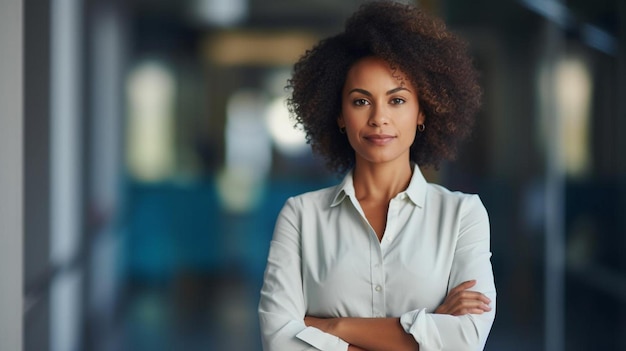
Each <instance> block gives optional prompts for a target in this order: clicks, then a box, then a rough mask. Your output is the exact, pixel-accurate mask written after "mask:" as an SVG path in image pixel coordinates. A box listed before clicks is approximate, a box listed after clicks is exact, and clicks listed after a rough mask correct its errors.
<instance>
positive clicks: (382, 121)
mask: <svg viewBox="0 0 626 351" xmlns="http://www.w3.org/2000/svg"><path fill="white" fill-rule="evenodd" d="M388 114H389V111H387V109H385V108H384V106H381V105H379V104H377V105H374V107H373V108H372V109H371V113H370V118H369V125H370V126H373V127H380V126H383V125H386V124H388V123H389V115H388Z"/></svg>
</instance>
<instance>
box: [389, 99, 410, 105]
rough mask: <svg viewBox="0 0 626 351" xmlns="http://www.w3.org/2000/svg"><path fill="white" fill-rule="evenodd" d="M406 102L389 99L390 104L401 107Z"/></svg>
mask: <svg viewBox="0 0 626 351" xmlns="http://www.w3.org/2000/svg"><path fill="white" fill-rule="evenodd" d="M405 102H406V100H404V99H402V98H393V99H391V104H392V105H402V104H404V103H405Z"/></svg>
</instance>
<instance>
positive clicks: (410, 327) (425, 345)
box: [400, 309, 443, 351]
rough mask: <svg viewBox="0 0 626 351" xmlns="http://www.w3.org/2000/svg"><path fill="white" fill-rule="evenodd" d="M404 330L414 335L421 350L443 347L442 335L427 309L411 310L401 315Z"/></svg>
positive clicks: (430, 350)
mask: <svg viewBox="0 0 626 351" xmlns="http://www.w3.org/2000/svg"><path fill="white" fill-rule="evenodd" d="M400 324H401V325H402V328H404V331H405V332H407V333H409V334H411V335H413V338H415V341H417V343H418V344H419V346H420V351H440V350H442V348H443V343H442V342H441V336H440V335H439V330H438V328H437V325H436V324H435V321H433V319H432V317H431V316H430V315H429V314H428V313H426V309H419V310H415V311H410V312H407V313H405V314H403V315H402V316H400Z"/></svg>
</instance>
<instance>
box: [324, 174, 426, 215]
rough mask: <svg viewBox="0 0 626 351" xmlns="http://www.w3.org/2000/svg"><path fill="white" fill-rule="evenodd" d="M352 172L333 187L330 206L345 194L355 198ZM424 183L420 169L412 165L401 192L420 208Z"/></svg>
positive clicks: (423, 201) (338, 201)
mask: <svg viewBox="0 0 626 351" xmlns="http://www.w3.org/2000/svg"><path fill="white" fill-rule="evenodd" d="M352 172H353V171H352V170H351V171H350V172H348V174H346V176H345V177H344V178H343V181H342V182H341V183H340V184H339V185H337V187H336V188H335V189H336V190H335V196H333V201H332V202H331V204H330V206H331V207H335V206H337V205H339V204H340V203H341V202H342V201H343V200H344V199H345V198H346V196H352V197H353V198H355V199H356V196H355V193H354V183H353V182H352ZM426 185H427V183H426V179H425V178H424V175H423V174H422V171H421V170H420V168H419V166H417V165H414V166H413V175H412V176H411V181H410V182H409V186H408V187H407V188H406V190H405V191H403V192H402V193H405V194H406V195H407V196H408V197H409V199H410V200H411V201H412V202H413V203H414V204H415V205H416V206H418V207H420V208H421V207H424V203H425V201H426Z"/></svg>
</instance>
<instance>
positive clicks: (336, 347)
mask: <svg viewBox="0 0 626 351" xmlns="http://www.w3.org/2000/svg"><path fill="white" fill-rule="evenodd" d="M296 337H297V338H298V339H300V340H302V341H304V342H306V343H308V344H309V345H311V346H313V347H315V348H316V349H318V350H321V351H347V350H348V343H347V342H345V341H343V340H342V339H340V338H338V337H336V336H334V335H332V334H328V333H324V332H323V331H321V330H319V329H317V328H314V327H307V328H305V329H304V330H302V331H301V332H299V333H298V334H297V335H296Z"/></svg>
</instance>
